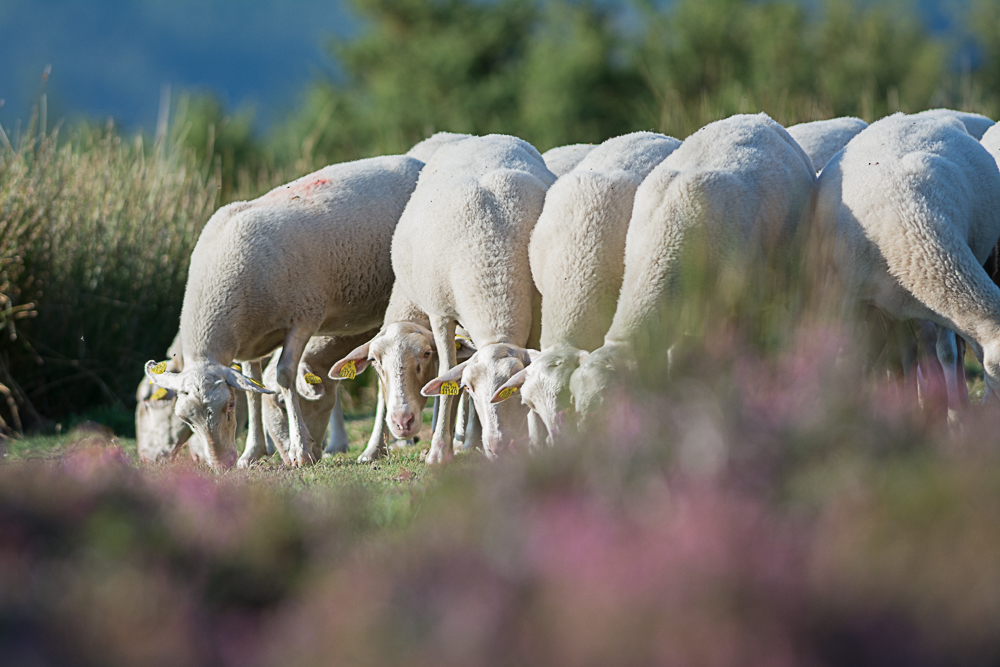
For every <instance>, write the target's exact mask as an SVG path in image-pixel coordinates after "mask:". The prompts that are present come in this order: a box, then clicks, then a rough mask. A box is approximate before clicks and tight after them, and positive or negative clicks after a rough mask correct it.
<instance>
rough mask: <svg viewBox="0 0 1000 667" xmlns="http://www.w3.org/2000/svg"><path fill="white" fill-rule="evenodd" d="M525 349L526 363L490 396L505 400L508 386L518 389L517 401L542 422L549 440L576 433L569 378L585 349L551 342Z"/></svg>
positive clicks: (561, 438)
mask: <svg viewBox="0 0 1000 667" xmlns="http://www.w3.org/2000/svg"><path fill="white" fill-rule="evenodd" d="M525 353H526V354H527V356H528V358H529V360H530V364H529V365H528V366H527V367H525V368H524V369H522V370H520V371H518V372H517V373H515V374H514V376H513V377H511V378H510V379H509V380H508V381H507V382H505V383H504V384H502V385H501V386H500V388H499V389H497V391H496V393H495V394H494V395H493V397H492V399H491V400H492V401H493V402H494V403H498V402H500V401H504V400H507V399H509V398H511V397H512V396H514V391H512V390H518V391H519V394H520V397H521V402H522V403H524V405H525V406H527V407H528V409H529V410H531V411H532V412H534V413H535V414H537V415H538V416H539V417H540V418H541V420H542V422H543V423H544V424H545V428H546V430H547V431H548V434H549V438H548V440H549V444H554V443H555V442H558V441H561V440H566V439H570V438H572V436H573V435H574V434H575V433H576V411H575V409H574V407H573V396H572V394H571V393H570V378H571V377H572V375H573V372H574V371H576V369H577V368H579V366H580V361H581V360H582V359H583V358H584V356H585V355H586V352H582V351H581V350H579V349H577V348H575V347H572V346H570V345H554V346H552V347H549V348H548V349H546V350H544V351H542V352H538V351H536V350H525ZM536 444H537V443H536Z"/></svg>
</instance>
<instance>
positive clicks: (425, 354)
mask: <svg viewBox="0 0 1000 667" xmlns="http://www.w3.org/2000/svg"><path fill="white" fill-rule="evenodd" d="M430 358H431V351H430V350H424V359H430Z"/></svg>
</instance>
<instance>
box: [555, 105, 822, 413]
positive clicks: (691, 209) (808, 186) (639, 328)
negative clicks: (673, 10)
mask: <svg viewBox="0 0 1000 667" xmlns="http://www.w3.org/2000/svg"><path fill="white" fill-rule="evenodd" d="M815 181H816V175H815V172H814V171H813V165H812V162H811V161H810V160H809V156H808V155H806V154H805V152H804V151H803V150H802V148H801V147H800V146H799V145H798V144H797V143H796V142H795V140H794V139H792V138H791V137H790V136H789V135H788V132H786V131H785V128H783V127H781V126H780V125H779V124H778V123H776V122H774V121H773V120H771V119H770V118H769V117H768V116H767V114H763V113H761V114H757V115H737V116H732V117H730V118H727V119H724V120H720V121H716V122H714V123H710V124H708V125H706V126H705V127H703V128H702V129H700V130H698V131H697V132H695V133H694V134H693V135H691V136H690V137H688V138H687V139H685V140H684V143H683V144H681V146H680V148H678V149H677V150H675V151H674V152H673V153H671V154H670V156H669V157H667V158H666V159H665V160H664V161H663V162H661V163H660V165H659V166H658V167H656V169H654V170H653V171H652V172H651V173H650V174H649V176H647V177H646V179H645V180H644V181H643V182H642V185H640V186H639V189H638V190H637V191H636V194H635V205H634V207H633V210H632V219H631V221H630V222H629V227H628V237H627V239H626V244H625V275H624V278H623V280H622V289H621V294H620V296H619V297H618V306H617V308H616V310H615V315H614V319H613V321H612V323H611V327H610V329H609V330H608V332H607V335H606V336H605V337H604V344H603V345H602V346H601V347H600V348H598V349H597V350H595V351H593V352H591V353H590V354H587V353H582V354H581V356H582V357H583V359H582V361H581V363H580V367H579V368H578V369H577V370H576V371H575V372H574V373H573V376H572V377H571V379H570V390H571V392H572V396H573V404H574V406H575V407H576V410H577V412H578V413H579V414H580V415H581V416H586V415H587V414H588V413H592V412H594V411H595V410H596V409H597V408H598V407H599V405H600V404H601V402H602V401H603V398H604V395H605V393H606V392H607V390H608V388H609V387H610V386H611V385H612V383H613V382H614V376H615V375H616V374H618V373H621V372H623V371H625V370H626V369H628V368H629V367H630V366H631V365H632V363H633V359H634V350H633V345H634V343H635V341H636V340H637V338H638V337H639V336H640V335H641V334H643V333H644V332H648V331H649V330H651V329H653V328H654V327H655V326H656V324H658V323H659V321H660V317H661V312H662V307H663V305H664V304H665V303H666V302H667V300H668V299H669V298H670V295H671V294H672V293H673V292H674V290H675V289H676V288H677V286H678V285H677V283H678V282H679V278H680V269H681V264H682V261H683V260H686V258H687V257H689V255H690V254H692V253H693V251H695V249H698V250H700V252H701V253H703V254H704V255H705V256H707V258H708V259H710V260H711V261H713V262H714V263H720V262H721V261H722V260H723V259H726V260H727V261H728V262H730V263H731V264H733V265H734V266H745V265H747V263H748V262H750V261H752V260H753V259H755V258H757V257H758V256H759V254H760V252H762V251H768V250H773V249H775V248H778V247H780V246H782V245H783V244H784V243H785V241H786V240H787V239H788V238H789V237H790V236H791V235H792V234H793V233H794V232H795V230H796V228H797V227H798V226H799V225H800V223H801V222H802V221H803V220H806V219H807V218H808V216H809V214H810V212H811V204H812V198H813V192H814V185H815ZM735 258H739V259H740V261H739V262H736V261H734V259H735Z"/></svg>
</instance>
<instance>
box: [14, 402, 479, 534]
mask: <svg viewBox="0 0 1000 667" xmlns="http://www.w3.org/2000/svg"><path fill="white" fill-rule="evenodd" d="M373 421H374V415H373V414H371V413H360V414H355V415H350V416H348V417H346V419H345V423H346V426H347V434H348V436H349V438H350V443H351V444H350V448H349V449H348V451H347V452H345V453H340V454H335V455H333V456H328V457H324V458H323V459H322V460H321V461H319V462H318V463H317V464H316V465H313V466H310V467H308V468H303V469H289V468H286V467H285V466H284V465H282V463H281V459H280V458H279V457H278V456H277V455H274V456H271V457H269V458H266V459H263V460H261V461H260V462H259V464H258V465H256V466H254V467H253V468H252V469H251V470H248V471H240V470H232V471H229V472H227V473H220V474H221V475H225V476H227V477H230V478H232V477H236V478H242V479H245V480H247V481H251V480H253V481H267V482H271V483H275V484H277V485H278V486H279V487H283V488H286V489H287V490H289V491H310V490H311V491H319V492H332V493H337V492H340V491H343V490H345V489H350V488H352V487H354V488H357V487H360V488H362V489H364V490H365V491H367V492H370V493H373V494H374V495H376V496H378V497H379V498H380V501H379V502H378V503H376V506H375V507H373V508H372V511H374V513H375V517H374V519H375V521H376V522H377V523H380V524H393V523H400V522H405V521H406V520H407V519H408V518H409V517H410V515H411V513H412V510H413V509H414V506H415V503H416V502H418V501H419V498H420V497H421V496H422V495H423V494H424V493H425V492H426V490H427V488H428V485H429V484H430V483H432V482H433V480H434V475H435V473H434V471H433V470H432V469H430V468H428V467H427V466H425V465H424V464H423V456H424V454H425V453H426V451H427V450H426V448H427V445H428V443H430V439H431V429H430V423H431V409H430V408H428V409H426V410H425V411H424V415H423V421H424V426H423V428H422V429H421V431H420V434H419V436H418V438H419V442H417V443H416V444H415V445H413V446H406V445H405V443H402V442H401V443H398V445H399V446H397V447H393V448H392V449H390V451H389V455H388V456H386V457H385V458H383V459H380V460H378V461H375V462H374V463H358V462H357V458H358V456H359V455H360V454H361V452H362V450H363V449H364V448H365V446H366V444H367V441H368V437H369V435H370V434H371V429H372V423H373ZM83 429H85V427H83ZM83 429H81V428H75V429H68V430H67V432H64V433H60V434H58V435H34V436H28V437H24V438H19V439H16V440H7V441H6V442H5V443H4V445H3V446H4V448H5V452H4V458H5V460H7V461H11V462H13V461H27V460H49V461H58V460H59V459H61V458H62V457H64V456H65V455H67V454H69V453H71V452H72V451H73V450H74V449H76V448H78V447H79V446H80V445H81V443H82V442H83V441H85V440H86V435H87V432H86V431H85V430H83ZM245 440H246V434H245V433H243V434H241V435H240V436H239V437H238V439H237V446H238V447H239V448H240V449H241V450H242V448H243V445H244V442H245ZM117 442H118V444H119V446H120V447H121V448H122V450H123V451H124V453H125V455H126V456H127V458H128V460H129V462H130V463H131V464H132V465H135V466H140V465H141V463H140V462H139V455H138V451H137V449H136V441H135V438H129V437H119V438H117ZM182 457H184V458H186V454H184V453H182ZM481 459H482V455H481V454H479V453H468V454H459V456H458V457H457V461H456V464H455V466H452V467H453V468H455V467H457V468H464V467H466V466H474V465H476V463H477V462H478V461H479V460H481ZM182 464H183V462H182Z"/></svg>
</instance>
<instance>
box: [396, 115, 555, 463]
mask: <svg viewBox="0 0 1000 667" xmlns="http://www.w3.org/2000/svg"><path fill="white" fill-rule="evenodd" d="M554 181H555V175H554V174H552V173H551V172H550V171H549V170H548V169H547V168H546V167H545V163H544V162H543V161H542V157H541V155H539V154H538V151H536V150H535V149H534V148H533V147H532V146H531V145H530V144H528V143H526V142H524V141H522V140H520V139H517V138H515V137H508V136H503V135H489V136H486V137H471V138H469V139H465V140H464V141H460V142H458V143H454V144H450V145H447V146H444V147H442V148H441V149H440V150H438V152H437V153H436V154H435V155H434V156H433V157H432V158H431V160H430V161H429V162H428V163H427V166H426V167H425V168H424V170H423V171H422V172H421V176H420V180H419V182H418V183H417V187H416V189H415V190H414V192H413V196H412V197H411V198H410V201H409V203H408V204H407V206H406V210H405V211H404V212H403V215H402V217H401V218H400V221H399V226H398V227H397V228H396V234H395V236H394V237H393V241H392V266H393V269H394V271H395V273H396V283H397V285H398V286H399V287H400V289H401V290H402V291H403V292H404V293H405V294H406V296H407V297H408V298H409V299H410V300H411V301H412V302H413V303H414V304H416V305H417V306H418V307H419V308H420V309H421V310H423V311H424V312H426V313H427V315H428V317H429V318H430V323H431V331H432V332H433V336H434V342H435V347H436V348H437V353H438V363H439V365H440V370H439V372H440V373H441V375H440V376H439V377H438V378H436V379H435V380H433V381H431V382H430V383H428V384H427V385H426V386H425V387H424V388H423V390H422V393H423V394H424V395H438V394H442V395H443V396H442V402H441V409H440V410H439V417H438V420H437V424H436V428H435V431H434V437H433V439H432V442H431V448H430V451H429V453H428V455H427V462H428V463H442V462H445V461H448V460H450V459H451V457H452V454H453V450H452V446H453V442H452V436H453V434H452V425H453V422H454V417H455V412H454V409H453V408H454V407H455V405H454V400H453V399H452V395H453V394H457V393H458V390H459V381H461V386H464V387H465V388H467V389H468V390H469V391H470V395H471V396H472V399H473V402H474V403H475V407H476V412H477V414H478V416H479V420H480V422H481V424H482V429H483V432H482V438H483V445H484V450H485V451H486V453H487V455H488V456H495V455H496V454H497V453H498V452H499V450H500V448H501V445H504V446H506V445H508V444H509V443H510V442H512V441H520V439H521V435H523V429H522V425H526V423H527V413H526V410H524V409H523V408H522V407H521V406H520V405H513V402H511V403H510V404H508V405H507V406H503V405H501V406H494V405H492V404H491V403H490V399H491V398H492V397H493V394H494V392H495V391H496V389H497V387H498V386H499V385H500V384H502V383H503V382H504V381H505V380H506V379H507V378H509V377H510V376H511V375H513V374H514V373H515V372H516V371H518V370H520V368H521V367H523V365H524V363H525V362H526V361H527V360H526V359H523V358H522V356H523V355H521V354H520V353H519V352H518V350H520V348H523V347H524V346H525V344H526V343H527V342H528V339H529V337H531V335H532V333H533V331H532V330H533V324H534V325H535V332H536V337H537V329H538V327H537V321H534V320H533V317H532V314H533V310H534V309H536V308H537V307H538V306H539V305H540V304H538V295H537V291H536V290H535V288H534V284H533V283H532V281H531V272H530V270H529V267H528V241H529V239H530V236H531V230H532V228H533V227H534V225H535V222H536V221H537V219H538V215H539V214H540V213H541V210H542V203H543V201H544V199H545V191H546V190H547V189H548V187H549V186H550V185H551V184H552V183H553V182H554ZM431 240H433V241H431ZM459 322H461V324H462V326H463V327H465V328H466V329H467V330H468V331H469V333H470V334H471V337H472V340H473V341H474V343H475V345H476V347H477V348H478V351H477V352H476V353H475V354H474V355H473V356H472V358H471V359H469V360H468V361H466V362H463V363H462V364H461V365H458V366H456V350H455V342H454V339H455V327H456V326H457V324H458V323H459Z"/></svg>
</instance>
